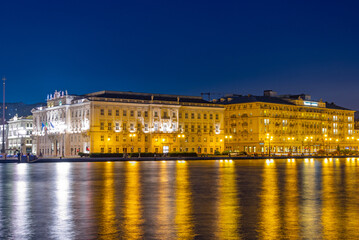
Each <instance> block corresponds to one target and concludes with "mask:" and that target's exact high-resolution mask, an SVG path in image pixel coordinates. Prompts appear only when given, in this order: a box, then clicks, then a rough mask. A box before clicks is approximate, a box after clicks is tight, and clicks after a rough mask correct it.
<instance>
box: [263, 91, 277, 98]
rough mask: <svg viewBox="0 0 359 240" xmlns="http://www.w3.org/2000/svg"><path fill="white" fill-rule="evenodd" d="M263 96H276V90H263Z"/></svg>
mask: <svg viewBox="0 0 359 240" xmlns="http://www.w3.org/2000/svg"><path fill="white" fill-rule="evenodd" d="M263 96H265V97H276V96H277V92H274V91H273V90H264V92H263Z"/></svg>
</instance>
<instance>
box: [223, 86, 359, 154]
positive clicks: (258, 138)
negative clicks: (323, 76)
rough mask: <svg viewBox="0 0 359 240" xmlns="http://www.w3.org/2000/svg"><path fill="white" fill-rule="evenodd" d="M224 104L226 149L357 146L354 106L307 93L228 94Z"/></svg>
mask: <svg viewBox="0 0 359 240" xmlns="http://www.w3.org/2000/svg"><path fill="white" fill-rule="evenodd" d="M217 103H218V104H220V105H224V106H225V108H226V110H225V133H224V142H225V149H226V150H228V151H233V152H240V151H246V152H248V153H250V154H254V153H259V154H262V153H263V154H268V153H270V154H288V153H290V154H294V155H295V154H309V153H315V152H317V151H318V150H325V151H327V152H330V151H335V150H337V148H338V146H339V148H340V149H349V150H357V149H358V140H357V139H356V137H355V136H354V112H355V111H352V110H349V109H346V108H343V107H339V106H337V105H335V104H334V103H326V102H323V101H322V100H319V101H312V100H311V98H310V96H308V95H304V94H301V95H282V96H278V95H276V93H275V92H273V91H265V92H264V95H263V96H251V95H248V96H241V95H232V96H226V97H224V98H221V99H219V100H218V101H217Z"/></svg>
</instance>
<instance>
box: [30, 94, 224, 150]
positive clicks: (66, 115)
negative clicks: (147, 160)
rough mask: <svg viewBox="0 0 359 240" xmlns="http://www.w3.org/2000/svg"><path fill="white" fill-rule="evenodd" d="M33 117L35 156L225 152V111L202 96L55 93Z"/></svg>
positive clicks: (34, 112) (34, 111)
mask: <svg viewBox="0 0 359 240" xmlns="http://www.w3.org/2000/svg"><path fill="white" fill-rule="evenodd" d="M33 115H34V138H35V139H36V143H37V145H36V152H37V154H40V153H41V155H44V156H74V155H77V154H78V152H85V153H86V152H87V153H88V152H91V153H129V152H157V153H168V152H180V151H184V152H197V153H201V154H202V153H203V154H206V153H207V154H213V153H214V152H215V151H223V150H224V142H223V129H224V122H223V121H224V107H223V106H221V105H218V104H215V103H212V102H207V101H205V100H203V99H202V98H201V97H193V96H178V95H165V94H148V93H133V92H114V91H100V92H95V93H90V94H85V95H81V96H76V95H68V94H67V93H64V92H57V91H56V92H55V94H54V95H53V96H52V95H50V96H49V97H48V100H47V106H46V107H41V108H38V109H34V110H33Z"/></svg>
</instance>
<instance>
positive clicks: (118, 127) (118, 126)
mask: <svg viewBox="0 0 359 240" xmlns="http://www.w3.org/2000/svg"><path fill="white" fill-rule="evenodd" d="M119 130H120V123H118V122H117V123H116V131H119Z"/></svg>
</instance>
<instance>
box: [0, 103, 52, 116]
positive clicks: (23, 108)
mask: <svg viewBox="0 0 359 240" xmlns="http://www.w3.org/2000/svg"><path fill="white" fill-rule="evenodd" d="M45 105H46V103H33V104H26V103H22V102H18V103H5V106H6V108H5V109H6V110H5V118H6V120H9V119H10V118H12V117H14V116H15V114H17V115H18V116H19V117H25V116H29V115H31V109H33V108H35V107H40V106H45ZM0 119H2V103H0Z"/></svg>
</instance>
